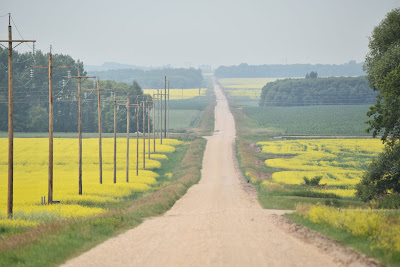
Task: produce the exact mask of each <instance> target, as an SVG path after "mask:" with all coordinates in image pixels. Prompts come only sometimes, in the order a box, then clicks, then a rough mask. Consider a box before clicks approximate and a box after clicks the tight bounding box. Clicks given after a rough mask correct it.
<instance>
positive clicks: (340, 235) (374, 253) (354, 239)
mask: <svg viewBox="0 0 400 267" xmlns="http://www.w3.org/2000/svg"><path fill="white" fill-rule="evenodd" d="M285 217H287V218H288V219H290V220H292V221H294V222H296V223H298V224H301V225H304V226H306V227H308V228H310V229H312V230H314V231H317V232H320V233H322V234H325V235H327V236H329V237H330V238H331V239H333V240H335V241H338V242H339V243H342V244H346V245H347V246H349V247H352V248H354V249H355V250H357V251H360V252H361V253H363V254H365V255H367V256H368V257H371V258H375V259H378V260H379V261H380V262H381V263H383V264H385V265H388V266H400V253H399V252H396V251H394V252H393V251H389V250H387V249H382V248H378V247H377V246H376V244H375V243H374V239H373V238H371V237H367V236H354V235H352V234H351V233H349V232H346V231H345V230H343V229H338V228H335V227H332V226H330V225H328V224H321V223H314V222H312V221H310V220H309V219H307V218H305V217H304V216H301V215H299V214H297V213H293V214H287V215H285Z"/></svg>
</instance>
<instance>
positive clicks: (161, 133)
mask: <svg viewBox="0 0 400 267" xmlns="http://www.w3.org/2000/svg"><path fill="white" fill-rule="evenodd" d="M160 91H161V94H160V112H161V114H160V115H161V116H160V126H161V127H160V143H161V144H162V136H163V126H162V125H163V104H162V102H163V92H162V89H160Z"/></svg>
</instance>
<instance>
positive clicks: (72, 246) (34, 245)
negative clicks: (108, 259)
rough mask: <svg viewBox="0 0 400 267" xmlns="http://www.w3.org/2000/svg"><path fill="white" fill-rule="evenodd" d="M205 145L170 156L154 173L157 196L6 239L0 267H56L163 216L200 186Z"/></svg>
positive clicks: (134, 199) (129, 199)
mask: <svg viewBox="0 0 400 267" xmlns="http://www.w3.org/2000/svg"><path fill="white" fill-rule="evenodd" d="M205 144H206V141H205V140H204V139H200V138H196V139H195V140H193V141H192V142H191V143H190V144H189V145H186V147H182V148H180V151H178V152H177V153H176V154H175V155H174V156H172V155H171V156H170V159H169V161H168V163H167V164H163V167H162V168H161V169H160V170H159V174H160V177H161V179H160V180H159V184H160V186H159V188H156V189H157V190H156V191H152V192H146V193H142V194H141V195H132V196H130V197H127V198H126V199H125V201H121V202H120V203H117V204H115V203H114V204H110V205H111V206H109V207H108V208H109V211H108V212H106V213H104V214H101V215H99V216H96V217H90V218H87V219H79V220H78V219H76V220H66V221H58V222H54V223H49V224H44V225H40V226H38V227H35V228H32V229H30V230H28V231H26V232H22V233H19V234H15V235H12V236H10V237H5V238H4V239H2V240H1V242H0V266H16V265H18V266H54V265H58V264H60V263H63V262H65V261H66V260H67V259H68V258H71V257H74V256H77V255H79V254H81V253H82V252H84V251H87V250H89V249H90V248H92V247H94V246H95V245H97V244H99V243H101V242H102V241H104V240H106V239H108V238H110V237H112V236H115V235H117V234H120V233H123V232H125V231H127V230H128V229H131V228H133V227H135V226H137V225H139V224H140V223H141V222H142V221H143V219H144V218H146V217H149V216H159V215H161V214H163V213H165V212H166V211H167V210H169V209H170V208H171V207H172V205H173V204H174V203H175V202H176V201H177V200H178V199H179V198H180V197H181V196H183V195H184V194H185V193H186V191H187V190H188V188H189V187H191V186H192V185H193V184H195V183H197V182H198V181H199V179H200V176H201V165H202V157H203V152H204V149H205ZM167 173H168V174H170V175H165V174H167ZM171 175H172V176H171Z"/></svg>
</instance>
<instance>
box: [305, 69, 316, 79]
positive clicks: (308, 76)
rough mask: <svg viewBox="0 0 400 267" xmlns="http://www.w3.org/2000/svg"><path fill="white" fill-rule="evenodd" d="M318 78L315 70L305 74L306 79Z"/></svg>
mask: <svg viewBox="0 0 400 267" xmlns="http://www.w3.org/2000/svg"><path fill="white" fill-rule="evenodd" d="M316 78H318V73H317V72H316V71H312V72H310V74H308V73H307V74H306V79H316Z"/></svg>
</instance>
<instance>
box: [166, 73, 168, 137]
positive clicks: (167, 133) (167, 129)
mask: <svg viewBox="0 0 400 267" xmlns="http://www.w3.org/2000/svg"><path fill="white" fill-rule="evenodd" d="M167 110H168V113H167V122H168V123H167V127H166V128H167V138H168V139H169V81H168V105H167Z"/></svg>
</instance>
